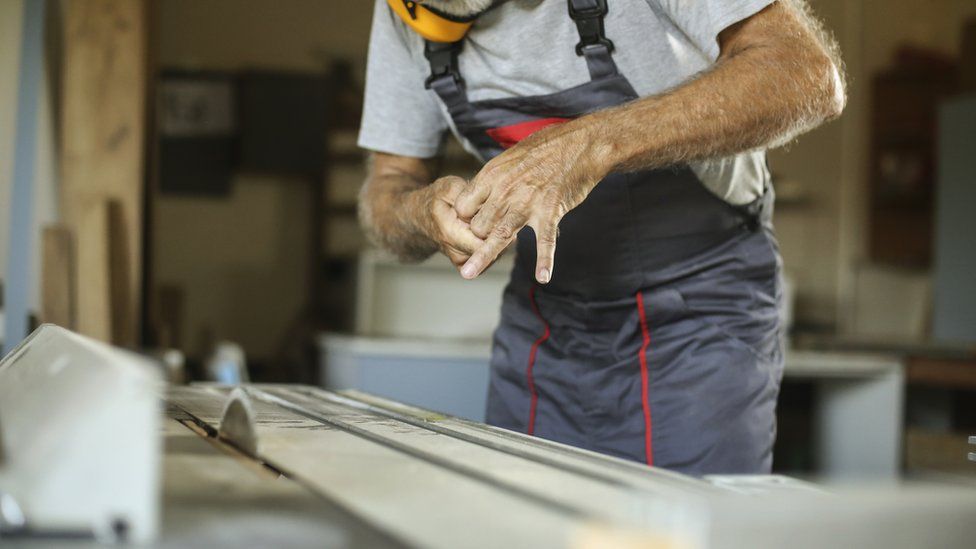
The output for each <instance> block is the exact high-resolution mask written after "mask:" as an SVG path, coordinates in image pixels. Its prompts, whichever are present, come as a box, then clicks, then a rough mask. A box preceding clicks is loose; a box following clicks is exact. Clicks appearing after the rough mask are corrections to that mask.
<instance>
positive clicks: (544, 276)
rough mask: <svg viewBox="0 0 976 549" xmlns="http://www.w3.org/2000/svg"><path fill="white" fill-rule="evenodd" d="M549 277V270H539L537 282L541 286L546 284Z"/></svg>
mask: <svg viewBox="0 0 976 549" xmlns="http://www.w3.org/2000/svg"><path fill="white" fill-rule="evenodd" d="M549 276H550V273H549V269H545V268H543V269H539V282H541V283H543V284H548V283H549Z"/></svg>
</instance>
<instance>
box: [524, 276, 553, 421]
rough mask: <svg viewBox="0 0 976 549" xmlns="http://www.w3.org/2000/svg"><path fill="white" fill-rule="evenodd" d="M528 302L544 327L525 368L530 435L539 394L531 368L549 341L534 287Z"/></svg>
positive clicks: (547, 329)
mask: <svg viewBox="0 0 976 549" xmlns="http://www.w3.org/2000/svg"><path fill="white" fill-rule="evenodd" d="M529 302H530V303H531V304H532V312H534V313H535V316H536V318H538V319H539V322H542V325H543V326H545V331H543V333H542V335H541V336H539V338H538V339H536V340H535V343H533V344H532V349H531V350H530V351H529V365H528V366H527V367H526V368H525V379H526V381H527V382H528V385H529V425H528V428H527V429H526V430H525V432H526V433H528V434H530V435H531V434H533V433H534V432H535V407H536V404H538V402H539V394H538V393H536V390H535V379H534V378H533V377H532V368H533V367H534V366H535V355H536V353H537V352H538V351H539V345H542V344H543V343H544V342H545V341H546V340H547V339H549V324H548V323H547V322H546V320H545V319H544V318H542V314H541V313H540V312H539V306H538V305H536V303H535V286H532V288H531V289H529Z"/></svg>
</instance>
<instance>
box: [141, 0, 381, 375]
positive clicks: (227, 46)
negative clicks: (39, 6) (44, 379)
mask: <svg viewBox="0 0 976 549" xmlns="http://www.w3.org/2000/svg"><path fill="white" fill-rule="evenodd" d="M371 13H372V2H329V1H322V0H288V1H285V2H274V1H268V0H211V1H208V2H198V1H196V0H167V1H165V2H157V13H156V24H157V28H156V30H155V34H156V36H157V40H158V42H157V56H158V66H159V67H162V68H167V69H171V68H180V69H190V70H216V71H233V70H240V69H245V68H246V69H255V68H257V69H271V70H294V71H323V70H325V69H326V67H327V65H328V63H329V62H330V61H331V60H332V59H333V58H351V59H352V60H353V61H354V62H355V63H356V65H357V66H359V65H364V64H365V56H366V44H367V41H368V37H369V22H370V16H371ZM311 198H312V197H311V192H310V189H309V185H308V184H307V183H305V182H302V181H296V180H289V179H287V178H282V177H274V176H264V175H262V176H254V175H246V176H245V175H241V176H237V177H235V179H234V181H233V185H232V192H231V194H230V196H226V197H221V198H219V199H216V198H195V197H186V196H175V197H174V196H172V195H165V194H163V195H158V198H157V199H156V200H155V204H154V209H153V214H154V218H155V222H154V230H153V268H154V270H155V272H154V274H155V281H156V285H157V287H159V286H177V287H179V288H181V289H182V291H183V294H184V295H183V311H182V317H183V318H184V319H185V322H183V324H182V328H181V330H180V331H181V333H180V334H179V335H178V339H179V341H180V343H181V346H182V347H183V348H184V349H186V350H187V351H189V352H191V353H193V352H202V351H203V350H204V349H202V348H201V347H203V346H204V345H205V344H206V342H207V341H208V340H210V339H212V338H218V339H231V340H234V341H238V342H241V343H243V344H244V345H245V347H246V351H247V352H248V353H249V354H250V355H253V356H257V357H261V358H266V357H272V356H273V355H274V353H275V352H277V349H278V346H279V345H280V343H281V341H282V340H283V338H284V337H285V335H286V334H287V332H288V330H289V329H290V328H291V326H292V322H293V321H294V319H295V317H296V315H298V314H299V313H300V310H301V306H302V305H303V304H304V302H305V298H306V292H307V289H308V284H307V280H306V279H307V274H308V249H309V245H310V244H309V224H310V222H311V220H310V219H309V214H308V207H307V204H308V202H309V201H310V200H311Z"/></svg>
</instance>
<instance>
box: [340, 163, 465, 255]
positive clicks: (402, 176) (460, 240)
mask: <svg viewBox="0 0 976 549" xmlns="http://www.w3.org/2000/svg"><path fill="white" fill-rule="evenodd" d="M435 171H436V170H435V169H434V166H433V165H432V162H430V161H428V160H423V159H420V158H412V157H407V156H399V155H393V154H383V153H374V154H372V155H371V156H370V170H369V176H368V177H367V178H366V182H365V183H364V184H363V188H362V191H361V192H360V194H359V218H360V222H361V223H362V225H363V228H364V229H365V230H366V232H367V234H368V235H369V236H370V238H371V239H372V240H373V241H374V242H375V243H377V244H379V245H380V246H382V247H383V248H385V249H386V250H388V251H390V252H392V253H394V254H396V255H397V257H399V258H400V260H401V261H421V260H423V259H425V258H427V257H429V256H430V255H431V254H432V253H434V252H436V251H438V250H439V251H441V252H443V253H444V255H446V256H447V257H448V258H449V259H450V260H451V262H452V263H454V265H455V266H458V267H460V265H462V264H464V262H465V261H467V259H468V258H469V257H470V255H471V253H472V252H473V251H474V249H475V248H477V247H479V246H481V245H483V244H484V241H483V240H482V239H480V238H478V237H476V236H474V234H473V233H472V232H471V229H470V227H469V226H468V223H467V222H466V221H462V220H461V219H459V218H458V215H457V212H456V211H455V209H454V201H455V199H456V198H457V196H458V194H459V193H460V192H461V190H462V189H463V188H464V187H465V186H466V185H467V182H466V181H465V180H463V179H461V178H460V177H442V178H440V179H437V180H436V181H434V182H433V183H431V182H430V180H431V178H432V177H433V176H432V175H431V174H433V173H435Z"/></svg>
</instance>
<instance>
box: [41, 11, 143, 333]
mask: <svg viewBox="0 0 976 549" xmlns="http://www.w3.org/2000/svg"><path fill="white" fill-rule="evenodd" d="M62 9H63V17H64V20H63V21H64V22H63V27H64V39H63V53H64V57H63V63H62V67H63V68H62V78H61V88H62V89H61V97H62V112H61V136H62V142H61V170H62V173H61V196H60V204H61V209H62V215H63V221H64V223H65V224H66V225H67V226H68V227H69V228H70V229H71V230H72V231H73V233H74V234H75V238H76V249H75V252H76V257H77V261H78V270H77V273H76V274H77V276H76V282H75V292H74V294H75V296H76V297H77V300H78V301H77V307H76V316H77V328H78V329H79V331H81V332H82V333H84V334H87V335H91V336H94V337H97V338H99V339H102V340H113V339H114V338H113V334H112V324H113V323H114V324H116V325H119V326H123V327H129V329H126V330H122V331H118V330H117V336H118V337H122V338H124V339H122V340H113V342H114V343H116V344H120V345H126V346H131V345H133V344H134V343H135V341H134V337H135V334H136V333H137V330H136V329H135V327H136V326H137V325H138V322H139V310H138V307H139V300H138V299H130V300H129V302H128V303H124V304H123V307H124V310H123V309H120V310H116V311H115V312H114V313H115V314H114V315H113V304H112V303H111V296H110V294H109V293H108V292H107V291H106V281H108V280H109V279H110V272H111V267H110V262H109V256H108V250H110V249H111V246H110V245H109V244H108V243H107V242H106V238H108V237H107V236H106V235H110V238H112V239H115V240H118V241H119V242H122V244H121V246H122V247H124V250H125V253H124V257H123V258H122V259H120V261H124V262H125V264H126V268H125V269H124V271H125V273H126V274H125V278H126V280H123V281H120V282H118V284H122V285H124V286H125V291H126V293H125V295H128V296H138V295H139V288H140V280H141V272H140V271H141V253H140V249H141V242H142V189H143V184H142V181H143V153H144V128H145V89H146V2H145V1H144V0H73V1H71V2H64V3H63V4H62ZM107 201H116V202H117V203H118V205H119V206H118V208H119V211H118V214H117V217H118V220H119V223H118V224H110V223H108V222H107V217H106V216H107V215H108V214H107V213H106V211H105V210H104V209H105V208H107V206H106V203H107ZM99 210H101V211H99ZM109 227H111V231H110V230H109ZM115 270H116V271H120V269H118V268H116V269H115ZM110 289H111V288H109V290H110ZM118 334H121V335H118Z"/></svg>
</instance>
